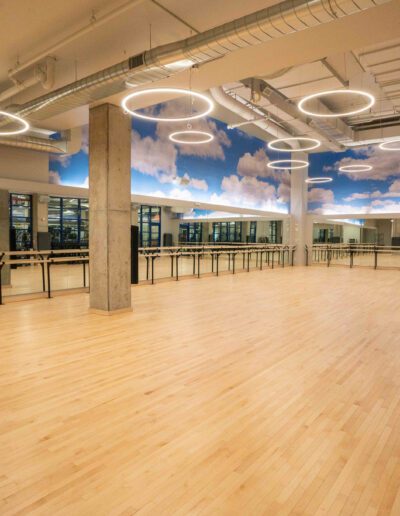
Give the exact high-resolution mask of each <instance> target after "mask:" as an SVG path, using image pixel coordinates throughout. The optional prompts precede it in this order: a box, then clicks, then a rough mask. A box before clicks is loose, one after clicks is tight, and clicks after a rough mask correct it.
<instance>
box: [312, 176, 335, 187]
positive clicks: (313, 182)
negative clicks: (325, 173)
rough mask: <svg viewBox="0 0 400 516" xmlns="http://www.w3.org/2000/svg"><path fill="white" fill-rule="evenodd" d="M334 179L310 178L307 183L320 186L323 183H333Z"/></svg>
mask: <svg viewBox="0 0 400 516" xmlns="http://www.w3.org/2000/svg"><path fill="white" fill-rule="evenodd" d="M332 181H333V179H332V178H331V177H308V178H307V179H305V182H306V183H309V184H311V185H319V184H322V183H331V182H332Z"/></svg>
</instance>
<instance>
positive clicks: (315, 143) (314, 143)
mask: <svg viewBox="0 0 400 516" xmlns="http://www.w3.org/2000/svg"><path fill="white" fill-rule="evenodd" d="M292 142H293V143H294V142H298V143H305V145H304V147H300V148H298V149H286V148H283V147H278V146H277V144H280V143H288V144H289V145H290V143H292ZM320 145H321V142H320V141H319V140H316V139H315V138H306V137H305V136H299V137H295V138H279V139H277V140H273V141H272V142H269V143H268V148H269V149H271V150H275V151H281V152H306V151H310V150H313V149H317V148H318V147H319V146H320Z"/></svg>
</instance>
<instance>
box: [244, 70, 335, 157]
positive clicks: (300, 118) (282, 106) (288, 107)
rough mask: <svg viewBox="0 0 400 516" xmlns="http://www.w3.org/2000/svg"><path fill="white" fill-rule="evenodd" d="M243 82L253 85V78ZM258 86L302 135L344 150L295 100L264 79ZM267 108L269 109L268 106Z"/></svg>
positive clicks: (277, 111) (278, 112) (326, 145)
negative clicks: (299, 108)
mask: <svg viewBox="0 0 400 516" xmlns="http://www.w3.org/2000/svg"><path fill="white" fill-rule="evenodd" d="M282 75H283V74H282ZM242 82H243V84H245V85H246V86H248V87H250V85H251V79H249V80H245V81H242ZM258 87H259V91H260V94H261V95H262V96H263V97H264V98H266V99H267V100H268V101H269V102H270V103H271V105H272V106H273V107H274V112H275V113H276V114H280V113H282V114H283V115H287V116H288V117H289V124H290V123H293V125H294V126H295V127H296V129H298V130H300V131H301V134H302V135H308V136H311V137H317V138H318V139H321V140H322V141H323V144H324V146H325V147H326V148H328V149H330V150H332V151H340V150H342V147H341V146H340V145H339V144H337V143H336V142H335V140H333V139H332V138H331V137H330V136H328V135H327V134H326V133H325V132H324V131H321V130H319V129H320V128H319V127H317V126H316V124H315V121H313V120H310V119H309V118H307V117H306V116H305V115H303V114H302V113H301V112H299V110H298V108H297V106H296V104H295V103H294V102H293V101H291V100H290V99H288V98H287V97H285V95H283V94H282V93H280V92H279V91H278V90H276V89H275V88H273V87H272V86H270V85H269V84H267V83H266V82H265V81H264V80H262V79H258ZM266 109H267V110H268V108H266Z"/></svg>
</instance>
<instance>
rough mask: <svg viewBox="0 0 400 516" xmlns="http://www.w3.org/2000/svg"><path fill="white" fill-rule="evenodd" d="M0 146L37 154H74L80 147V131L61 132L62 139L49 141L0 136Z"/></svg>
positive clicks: (26, 136) (30, 137)
mask: <svg viewBox="0 0 400 516" xmlns="http://www.w3.org/2000/svg"><path fill="white" fill-rule="evenodd" d="M0 145H7V146H8V147H18V148H23V149H30V150H35V151H39V152H51V153H53V154H75V153H76V152H79V150H80V149H81V145H82V129H81V128H80V127H76V128H74V129H69V130H68V131H64V132H63V138H62V139H59V140H51V139H49V138H38V137H36V136H29V135H25V134H22V135H19V136H13V137H12V138H10V137H7V136H0Z"/></svg>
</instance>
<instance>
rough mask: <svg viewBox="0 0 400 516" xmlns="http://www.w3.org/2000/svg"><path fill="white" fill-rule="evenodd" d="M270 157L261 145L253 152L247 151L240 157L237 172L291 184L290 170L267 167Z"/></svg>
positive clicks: (246, 175) (245, 175) (241, 174)
mask: <svg viewBox="0 0 400 516" xmlns="http://www.w3.org/2000/svg"><path fill="white" fill-rule="evenodd" d="M269 161H270V159H269V157H268V155H267V153H266V152H265V149H264V148H263V147H260V148H259V149H258V150H256V151H255V152H254V153H253V154H251V153H250V152H246V153H245V154H243V156H241V157H240V158H239V161H238V164H237V172H238V174H239V176H243V177H263V178H270V179H273V180H274V181H277V182H278V183H286V184H287V185H290V172H289V170H277V169H273V168H269V167H267V163H269Z"/></svg>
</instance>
